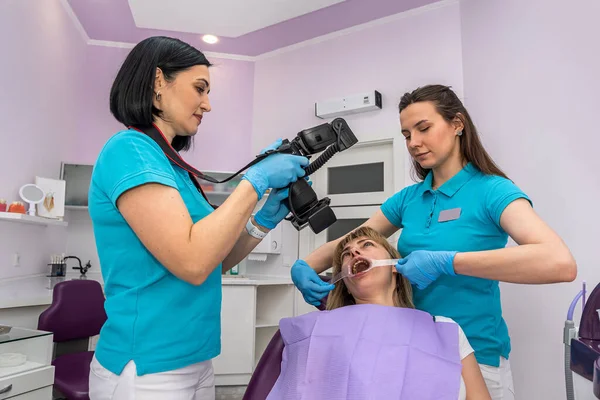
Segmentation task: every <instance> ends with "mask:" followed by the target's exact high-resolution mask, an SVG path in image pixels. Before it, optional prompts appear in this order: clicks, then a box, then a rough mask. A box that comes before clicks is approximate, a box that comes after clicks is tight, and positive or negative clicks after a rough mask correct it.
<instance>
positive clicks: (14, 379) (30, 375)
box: [0, 365, 54, 399]
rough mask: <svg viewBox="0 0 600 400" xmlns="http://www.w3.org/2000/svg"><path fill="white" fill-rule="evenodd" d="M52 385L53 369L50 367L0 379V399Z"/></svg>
mask: <svg viewBox="0 0 600 400" xmlns="http://www.w3.org/2000/svg"><path fill="white" fill-rule="evenodd" d="M53 383H54V367H53V366H51V365H49V366H45V367H41V368H38V369H33V370H28V371H25V372H21V373H18V374H14V375H8V376H5V377H3V378H1V379H0V399H8V398H11V397H14V396H16V395H19V394H23V393H26V392H31V391H33V390H36V389H39V388H44V387H45V386H51V385H52V384H53Z"/></svg>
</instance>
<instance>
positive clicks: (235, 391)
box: [216, 386, 246, 400]
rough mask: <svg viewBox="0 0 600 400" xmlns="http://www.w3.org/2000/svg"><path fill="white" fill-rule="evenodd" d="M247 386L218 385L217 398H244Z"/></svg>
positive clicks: (234, 399) (222, 399)
mask: <svg viewBox="0 0 600 400" xmlns="http://www.w3.org/2000/svg"><path fill="white" fill-rule="evenodd" d="M245 391H246V386H217V389H216V393H217V394H216V400H242V398H243V397H244V392H245Z"/></svg>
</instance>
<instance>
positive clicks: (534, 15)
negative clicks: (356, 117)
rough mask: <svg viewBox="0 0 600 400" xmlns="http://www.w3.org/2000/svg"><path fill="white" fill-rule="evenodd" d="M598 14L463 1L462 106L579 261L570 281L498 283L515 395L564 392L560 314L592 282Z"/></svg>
mask: <svg viewBox="0 0 600 400" xmlns="http://www.w3.org/2000/svg"><path fill="white" fill-rule="evenodd" d="M598 15H600V3H598V2H597V1H596V0H582V1H578V2H573V3H569V4H567V3H565V2H558V1H546V0H529V1H521V0H502V1H501V0H488V1H479V0H464V1H463V2H462V3H461V19H462V32H463V36H462V41H463V42H462V45H463V54H464V58H463V66H464V77H465V80H464V87H465V97H466V102H467V106H468V107H469V109H470V111H471V113H472V115H473V116H474V117H475V120H476V123H477V124H478V125H479V127H480V129H481V132H482V135H483V139H484V142H485V145H486V146H487V148H488V149H489V151H490V152H491V154H492V156H493V157H494V158H495V159H496V161H497V162H498V163H499V164H500V165H501V167H503V168H504V170H505V171H506V172H507V173H508V175H509V176H510V177H511V178H512V179H513V180H514V181H515V182H516V183H517V184H518V185H519V186H521V187H522V188H523V189H524V190H525V191H526V192H527V193H528V194H529V195H530V196H531V197H532V199H533V202H534V206H535V209H536V210H537V212H538V213H539V214H540V215H541V216H542V217H543V218H544V219H545V220H546V221H547V222H548V224H549V225H550V226H551V227H552V228H554V229H555V230H556V231H557V232H558V233H559V234H560V235H561V236H562V237H563V238H564V240H565V241H566V242H567V244H568V245H569V246H570V248H571V250H572V251H573V253H574V255H575V258H576V259H577V263H578V267H579V276H578V278H577V280H576V282H575V283H570V284H562V285H550V286H525V285H502V297H503V306H504V315H505V317H506V319H507V321H508V324H509V329H510V333H511V336H512V339H513V352H512V355H511V362H512V366H513V377H514V380H515V386H516V390H517V394H516V395H517V398H519V399H547V400H552V399H557V400H558V399H564V398H565V391H564V372H563V346H562V328H563V324H564V320H565V318H566V313H567V310H568V307H569V304H570V302H571V300H572V299H573V297H574V296H575V295H576V294H577V292H578V291H579V289H580V288H581V282H582V281H583V280H586V281H587V282H588V287H589V288H590V289H591V288H593V286H595V285H596V284H598V282H599V281H600V272H599V271H600V270H599V269H598V265H599V264H598V255H597V251H596V249H597V248H598V238H600V217H598V212H597V210H598V199H599V198H600V178H598V171H600V158H599V157H598V149H599V148H600V135H598V132H597V128H596V127H597V125H598V122H597V116H596V115H597V113H598V110H599V109H600V100H599V98H598V93H600V80H599V79H598V71H600V52H599V51H598V49H599V47H598V37H600V26H599V25H598V23H597V16H598ZM590 286H591V287H590ZM578 322H579V321H577V324H578ZM590 395H591V393H590Z"/></svg>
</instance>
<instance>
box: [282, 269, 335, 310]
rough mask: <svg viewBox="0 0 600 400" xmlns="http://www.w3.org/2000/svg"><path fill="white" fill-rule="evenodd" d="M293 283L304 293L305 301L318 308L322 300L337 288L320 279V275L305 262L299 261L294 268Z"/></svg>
mask: <svg viewBox="0 0 600 400" xmlns="http://www.w3.org/2000/svg"><path fill="white" fill-rule="evenodd" d="M292 282H294V285H296V287H297V288H298V290H300V293H302V297H304V301H306V302H307V303H308V304H312V305H313V306H315V307H318V306H319V305H320V304H321V299H322V298H323V297H325V296H327V295H328V294H329V292H330V291H332V290H333V289H334V288H335V285H332V284H330V283H327V282H325V281H323V280H322V279H321V278H319V275H318V274H317V273H316V272H315V270H314V269H312V268H311V267H310V265H308V264H307V263H306V261H304V260H297V261H296V262H295V263H294V265H293V266H292Z"/></svg>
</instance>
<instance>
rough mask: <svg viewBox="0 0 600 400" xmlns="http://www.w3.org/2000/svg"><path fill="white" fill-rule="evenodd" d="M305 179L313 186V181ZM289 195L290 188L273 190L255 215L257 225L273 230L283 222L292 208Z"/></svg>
mask: <svg viewBox="0 0 600 400" xmlns="http://www.w3.org/2000/svg"><path fill="white" fill-rule="evenodd" d="M304 179H306V180H307V181H308V184H309V185H311V186H312V181H311V180H310V178H309V177H308V176H307V177H306V178H304ZM289 193H290V190H289V188H285V189H273V190H272V191H271V193H269V197H267V201H266V202H265V204H264V205H263V206H262V208H261V209H260V210H258V212H257V213H256V214H255V215H254V220H255V221H256V223H257V224H259V225H261V226H264V227H265V228H267V229H273V228H275V227H276V226H277V225H278V224H279V223H280V222H281V221H283V219H284V218H285V216H286V215H288V214H289V213H290V208H289V207H288V205H287V204H288V202H287V198H288V196H289Z"/></svg>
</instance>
